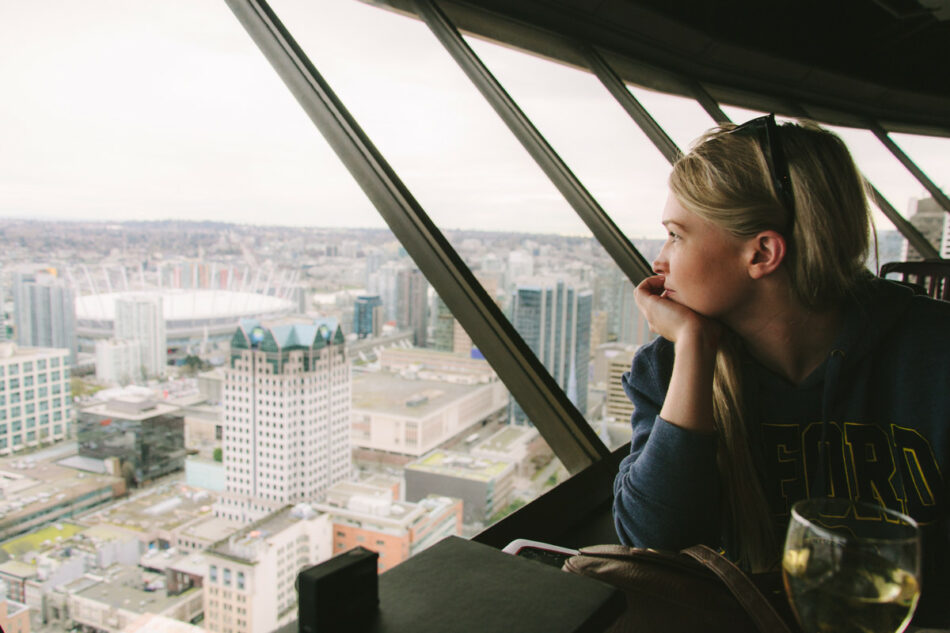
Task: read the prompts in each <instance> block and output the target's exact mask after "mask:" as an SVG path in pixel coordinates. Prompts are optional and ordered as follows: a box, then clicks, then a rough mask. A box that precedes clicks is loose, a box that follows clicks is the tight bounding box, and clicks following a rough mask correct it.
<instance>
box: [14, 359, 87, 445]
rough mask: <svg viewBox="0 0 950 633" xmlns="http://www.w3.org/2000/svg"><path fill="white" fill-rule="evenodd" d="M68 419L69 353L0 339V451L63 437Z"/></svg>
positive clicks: (69, 402) (70, 417) (67, 430)
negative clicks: (1, 341) (20, 345)
mask: <svg viewBox="0 0 950 633" xmlns="http://www.w3.org/2000/svg"><path fill="white" fill-rule="evenodd" d="M71 419H72V397H71V396H70V391H69V353H68V352H67V351H66V350H65V349H53V348H37V347H17V345H16V343H13V342H11V341H8V342H4V343H0V455H9V454H11V453H15V452H17V451H21V450H23V449H25V448H28V447H34V446H39V445H40V444H42V443H45V442H55V441H59V440H62V439H64V438H65V437H66V436H67V435H68V432H69V424H70V420H71Z"/></svg>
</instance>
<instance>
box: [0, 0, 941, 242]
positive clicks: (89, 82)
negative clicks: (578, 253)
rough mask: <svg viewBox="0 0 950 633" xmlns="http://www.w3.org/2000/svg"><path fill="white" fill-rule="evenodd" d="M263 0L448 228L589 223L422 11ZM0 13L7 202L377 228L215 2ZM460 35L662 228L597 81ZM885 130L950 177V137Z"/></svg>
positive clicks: (542, 120) (573, 159)
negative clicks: (418, 15)
mask: <svg viewBox="0 0 950 633" xmlns="http://www.w3.org/2000/svg"><path fill="white" fill-rule="evenodd" d="M273 8H274V10H275V11H276V12H277V14H278V16H279V17H281V19H282V20H283V21H284V23H285V25H286V26H287V28H288V29H289V30H290V32H291V33H292V34H293V35H294V36H295V37H296V39H297V40H298V41H299V43H300V44H301V46H302V47H303V48H304V50H305V51H306V52H307V53H308V55H309V56H310V57H311V59H312V61H313V62H314V64H315V65H316V66H317V68H318V69H319V70H320V71H321V72H322V73H323V74H324V76H325V78H326V79H327V80H328V81H329V83H330V84H331V86H332V87H333V88H334V89H335V90H336V91H337V93H338V94H339V96H340V97H341V98H342V99H343V101H344V103H345V104H346V105H347V107H348V108H349V109H350V110H351V112H352V113H353V114H354V116H355V117H356V119H357V121H359V122H360V124H361V125H362V126H363V127H364V129H365V130H366V131H367V133H368V134H369V136H370V137H371V138H372V139H373V141H374V143H376V145H377V146H378V147H379V148H380V150H381V151H382V153H383V155H384V156H385V157H386V158H387V160H388V161H389V162H390V163H391V164H392V165H393V167H395V168H396V170H397V172H398V173H399V175H400V176H401V177H402V178H403V179H404V181H405V182H406V184H407V185H408V186H409V188H410V190H411V191H412V192H413V194H414V195H415V196H416V198H417V199H418V200H419V201H420V203H421V204H422V205H423V207H424V208H425V209H426V210H427V212H428V213H429V214H430V216H431V217H432V218H433V220H434V221H436V223H437V224H438V225H439V226H441V227H442V228H443V229H476V230H477V229H482V230H484V229H488V228H491V229H496V230H511V231H537V230H539V229H543V230H545V231H548V232H551V233H555V234H568V235H587V234H588V231H587V229H586V227H585V226H584V225H583V224H582V223H581V221H580V220H579V219H578V218H577V216H576V215H575V214H574V212H573V210H571V209H570V208H569V207H568V205H567V203H566V202H564V200H563V199H562V198H561V196H560V195H559V194H558V193H557V191H556V190H555V189H554V187H553V186H552V185H551V184H550V183H549V182H548V181H547V179H546V178H545V177H544V176H543V175H542V174H541V172H540V170H539V169H538V168H537V166H536V165H534V163H533V162H532V161H531V159H530V158H528V157H527V155H526V153H525V152H524V150H523V149H522V148H521V147H520V146H518V145H517V143H516V142H515V141H514V140H513V139H512V138H511V137H510V135H509V133H508V131H507V129H505V128H504V125H503V124H502V123H501V122H500V121H499V120H498V118H497V117H496V116H495V114H494V113H493V112H492V111H491V110H490V108H489V107H488V106H487V104H486V103H484V101H483V100H482V99H481V97H480V96H479V95H478V94H477V92H476V91H475V89H474V88H473V87H472V86H471V85H470V83H469V82H468V80H467V79H466V78H465V77H464V75H463V74H462V73H461V71H460V70H459V69H458V68H457V67H455V65H454V63H453V62H452V61H451V59H449V57H448V55H447V54H446V53H445V51H443V50H442V49H441V47H440V45H439V44H438V43H437V42H436V41H435V38H434V37H432V35H431V34H430V33H429V32H428V29H427V28H426V27H425V25H423V24H422V23H420V22H418V21H417V20H414V19H410V18H407V17H404V16H400V15H397V14H394V13H392V12H389V11H384V10H380V9H378V8H376V7H372V6H369V5H366V4H364V3H361V2H358V1H356V0H333V1H327V2H321V3H306V2H302V1H299V0H281V1H279V2H274V3H273ZM4 15H5V26H4V28H3V31H2V32H3V37H0V55H2V56H3V57H4V59H6V60H8V61H9V62H10V63H7V64H4V65H3V66H0V81H3V82H4V85H5V86H7V87H8V92H9V94H11V95H15V98H11V99H7V100H5V101H4V103H3V104H0V113H2V114H3V116H0V136H2V137H3V138H4V139H5V145H6V149H7V151H6V152H5V153H4V155H3V156H2V157H0V174H2V176H0V217H32V218H47V219H96V220H103V221H115V220H124V219H128V220H136V219H138V220H143V219H151V220H160V219H185V218H187V219H197V220H215V221H227V222H237V223H248V224H256V223H260V222H261V221H264V220H266V222H267V223H273V224H277V225H282V226H328V227H330V226H337V227H341V226H343V225H350V226H356V227H382V226H384V224H383V221H382V220H381V218H380V217H379V216H378V215H377V213H376V211H375V210H374V209H373V208H372V205H371V204H370V203H369V202H368V201H367V200H366V198H365V197H364V196H363V194H362V192H361V191H359V189H358V187H357V186H356V184H355V183H354V181H353V179H352V178H351V177H350V175H349V174H348V173H346V171H345V170H344V169H343V167H342V166H341V165H340V163H339V161H338V160H337V159H336V157H335V155H333V153H332V152H331V151H330V150H329V148H328V147H327V146H326V143H325V142H324V141H323V140H322V138H320V136H319V134H318V133H317V131H316V130H315V129H314V127H313V125H312V124H311V122H310V121H309V120H308V119H307V118H306V116H305V115H304V114H303V112H302V110H301V109H300V107H299V106H298V105H297V103H296V102H294V100H293V98H292V97H291V96H290V94H289V92H288V91H287V89H286V88H285V87H284V86H283V84H281V83H280V81H279V79H278V78H277V76H276V74H275V73H274V72H273V70H272V69H271V68H270V67H269V66H268V65H267V63H266V61H265V60H264V58H263V56H262V55H261V54H260V52H259V51H258V50H257V49H256V47H255V46H254V45H253V43H252V42H251V40H250V38H249V37H248V36H247V34H246V33H245V32H244V31H243V29H242V28H241V27H240V25H239V24H238V22H237V20H236V19H235V18H234V16H233V15H231V13H230V11H229V10H228V9H227V6H226V5H225V3H223V2H192V3H184V2H182V3H180V4H173V3H162V4H161V5H150V4H146V3H141V4H131V3H122V4H117V3H109V2H106V1H105V0H101V1H98V2H90V3H83V5H82V7H79V6H76V5H62V6H58V7H57V11H55V12H49V11H46V10H45V9H44V8H43V7H42V6H40V5H23V4H19V3H18V4H11V5H10V6H9V7H7V8H6V10H5V12H4ZM50 41H55V42H56V43H57V45H56V46H50V45H49V42H50ZM469 42H470V44H471V45H472V47H473V48H474V49H475V50H476V52H477V53H478V54H479V55H480V56H481V57H482V58H483V59H484V61H485V63H486V64H487V65H488V67H489V68H490V69H491V70H492V71H493V72H494V73H495V74H496V76H497V77H498V79H499V80H500V81H501V83H502V84H503V85H504V86H505V87H506V89H508V90H509V92H511V94H512V96H513V97H514V98H515V100H516V101H517V102H518V103H519V104H520V105H521V107H522V108H523V109H524V111H525V112H526V113H527V114H528V116H529V117H530V118H531V119H532V120H533V121H534V122H535V124H536V125H537V126H538V128H539V130H540V131H541V132H542V133H543V134H544V135H545V136H547V138H548V140H549V141H550V142H551V144H552V146H554V148H555V149H556V150H557V151H558V152H559V153H560V154H561V156H562V157H563V158H564V159H565V161H566V162H567V164H568V165H569V166H570V167H571V168H572V169H573V170H574V171H575V173H576V174H577V175H578V177H579V178H580V179H581V181H582V182H583V183H584V184H585V185H586V186H587V187H588V188H589V190H590V191H591V193H592V194H593V195H594V196H595V198H597V199H598V200H599V202H600V203H601V205H602V206H603V207H604V209H605V210H606V211H607V212H608V213H609V214H610V215H611V217H612V218H613V219H614V221H615V222H616V223H617V224H618V226H619V227H620V228H621V229H622V230H624V231H625V232H626V233H627V235H628V236H630V237H631V238H634V237H639V236H651V237H659V236H660V235H662V228H661V227H660V225H659V215H660V209H661V208H662V205H663V201H664V199H665V197H666V186H665V181H666V175H667V173H668V166H667V164H666V163H665V161H663V160H662V159H661V158H660V157H659V154H658V153H657V151H656V150H655V149H654V148H653V147H652V146H651V145H650V144H649V142H648V141H646V139H645V138H644V136H643V135H642V133H641V132H640V131H639V129H638V128H637V127H636V126H635V125H634V124H633V122H632V121H630V120H629V118H628V117H627V116H626V114H625V113H623V112H622V110H621V109H620V107H619V106H618V105H617V104H616V103H615V102H613V100H612V98H611V97H609V95H608V94H607V93H606V91H605V90H604V89H603V87H602V86H600V84H599V83H598V82H597V81H596V79H594V78H593V77H592V76H591V75H590V74H588V73H585V72H582V71H579V70H576V69H572V68H568V67H565V66H561V65H557V64H554V63H550V62H548V61H545V60H542V59H540V58H537V57H534V56H530V55H527V54H523V53H519V52H516V51H512V50H509V49H505V48H503V47H500V46H497V45H493V44H489V43H486V42H483V41H478V40H474V39H470V40H469ZM633 91H634V93H635V94H636V96H637V97H638V98H639V99H641V101H642V102H643V104H644V105H645V106H646V107H647V109H648V110H649V111H650V112H651V113H652V114H653V115H654V116H655V117H656V118H657V120H658V121H659V122H660V124H661V125H663V126H664V128H665V129H666V130H667V131H668V133H669V134H670V135H671V137H672V138H673V139H674V140H675V141H676V142H677V143H678V144H679V145H680V146H681V147H682V148H684V149H685V148H686V147H687V146H688V144H689V142H690V141H691V140H692V139H693V138H695V137H696V136H698V135H699V134H700V133H701V132H702V131H703V130H705V129H706V128H708V127H710V125H711V120H710V119H709V117H708V116H707V115H706V114H705V113H704V112H702V110H701V109H700V108H699V106H698V105H697V104H695V103H694V102H692V101H689V100H686V99H682V98H677V97H671V96H666V95H660V94H658V93H652V92H648V91H646V90H643V89H639V88H634V89H633ZM725 110H726V112H727V114H729V115H730V116H732V117H733V118H734V119H735V120H738V121H741V120H744V119H746V118H748V117H749V116H752V115H753V114H754V113H750V112H747V111H742V110H739V109H736V108H729V107H726V108H725ZM843 135H844V137H845V139H846V141H847V142H848V143H849V145H850V146H851V147H852V149H853V152H854V153H855V155H856V157H857V160H858V163H859V166H860V167H861V168H862V170H863V171H864V172H865V173H866V174H867V175H868V177H869V179H870V180H871V181H872V182H873V183H874V184H875V185H876V186H877V187H878V188H879V189H880V190H881V191H882V192H883V193H884V195H885V196H886V197H888V198H889V199H890V201H891V202H892V204H894V206H895V207H897V208H898V209H899V210H901V211H904V210H906V209H907V208H908V201H909V200H910V199H911V198H912V197H917V196H919V195H920V194H921V193H922V187H921V185H920V184H919V183H917V182H916V181H915V180H914V179H913V178H912V177H911V176H910V175H909V174H908V173H906V171H905V170H904V169H903V167H901V166H900V165H899V164H898V163H897V161H896V159H894V158H893V157H892V156H890V154H889V153H888V152H887V151H886V150H885V149H884V147H883V146H881V144H880V143H879V142H878V141H877V140H876V139H874V138H873V137H872V136H871V135H870V133H867V132H860V131H854V130H849V131H844V132H843ZM894 139H895V140H896V141H897V142H898V144H900V145H901V146H902V147H903V148H904V150H905V151H906V152H907V153H908V154H909V155H910V156H911V157H912V158H913V159H914V160H915V161H916V162H917V163H918V164H919V165H920V166H921V168H922V169H923V170H924V171H925V172H927V173H928V174H929V175H930V177H931V178H932V179H933V180H934V181H935V182H936V183H937V184H938V185H944V186H946V183H948V182H950V165H948V164H947V163H946V162H945V161H943V160H942V156H944V155H945V154H946V149H947V147H948V146H950V140H948V139H936V138H927V137H913V136H910V135H904V134H898V135H894ZM513 211H517V212H516V213H515V212H513ZM879 222H880V225H881V227H882V228H887V226H888V223H887V222H886V221H882V220H880V219H879Z"/></svg>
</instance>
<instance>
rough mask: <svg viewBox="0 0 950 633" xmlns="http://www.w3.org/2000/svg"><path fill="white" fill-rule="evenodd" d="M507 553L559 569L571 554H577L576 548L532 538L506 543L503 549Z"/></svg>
mask: <svg viewBox="0 0 950 633" xmlns="http://www.w3.org/2000/svg"><path fill="white" fill-rule="evenodd" d="M501 551H503V552H505V553H506V554H513V555H515V556H521V557H522V558H530V559H532V560H536V561H538V562H541V563H545V564H547V565H551V566H552V567H557V568H558V569H560V568H561V566H562V565H563V564H564V561H566V560H567V559H568V558H570V557H571V556H576V555H577V553H578V552H577V550H576V549H571V548H569V547H561V546H560V545H552V544H550V543H543V542H541V541H532V540H531V539H526V538H519V539H515V540H513V541H512V542H510V543H508V544H507V545H505V546H504V547H503V548H502V550H501Z"/></svg>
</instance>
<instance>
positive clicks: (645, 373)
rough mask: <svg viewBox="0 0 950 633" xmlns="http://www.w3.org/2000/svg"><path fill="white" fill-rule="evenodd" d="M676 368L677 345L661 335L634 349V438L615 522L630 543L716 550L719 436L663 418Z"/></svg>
mask: <svg viewBox="0 0 950 633" xmlns="http://www.w3.org/2000/svg"><path fill="white" fill-rule="evenodd" d="M672 368H673V346H672V344H671V343H670V342H669V341H666V340H665V339H658V340H656V341H654V343H652V344H650V345H648V346H646V347H644V348H641V350H640V351H639V352H637V355H636V357H635V358H634V360H633V366H632V368H631V370H630V371H629V372H627V373H625V374H624V376H623V388H624V391H625V392H626V393H627V397H628V398H630V400H631V401H632V402H633V405H634V411H633V417H632V419H631V422H632V424H633V438H632V439H631V442H630V454H629V455H628V456H627V457H625V458H624V459H623V461H622V462H621V463H620V472H619V473H618V474H617V477H616V479H615V481H614V505H613V513H614V523H615V525H616V529H617V534H618V536H619V537H620V541H621V542H622V543H624V544H626V545H632V546H635V547H650V548H653V549H667V550H679V549H682V548H684V547H689V546H690V545H695V544H697V543H704V544H706V545H709V546H712V547H719V546H720V545H721V544H720V540H721V539H720V521H719V498H720V487H719V472H718V468H717V466H716V449H717V436H716V435H715V434H712V433H700V432H696V431H690V430H686V429H683V428H681V427H678V426H676V425H673V424H670V423H669V422H667V421H666V420H664V419H663V418H661V417H660V416H659V411H660V408H661V407H662V405H663V401H664V399H665V397H666V389H667V387H668V385H669V380H670V375H671V373H672Z"/></svg>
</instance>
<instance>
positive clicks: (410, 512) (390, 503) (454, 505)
mask: <svg viewBox="0 0 950 633" xmlns="http://www.w3.org/2000/svg"><path fill="white" fill-rule="evenodd" d="M394 494H395V493H394V490H393V489H392V488H391V487H390V486H388V485H386V482H381V483H380V484H376V483H375V482H374V481H372V480H370V481H367V482H361V483H354V482H341V483H338V484H336V485H334V486H333V487H332V488H330V490H328V491H327V495H326V499H325V501H324V502H323V503H318V504H316V505H315V506H314V507H315V508H316V509H318V510H320V511H321V512H324V513H326V515H327V516H328V517H329V518H330V522H331V524H332V530H333V532H332V534H333V554H339V553H341V552H345V551H347V550H350V549H352V548H354V547H357V546H362V547H365V548H367V549H369V550H372V551H374V552H376V553H377V554H379V559H378V560H377V568H378V570H379V571H380V572H384V571H386V570H387V569H391V568H392V567H395V566H396V565H398V564H399V563H401V562H403V561H404V560H406V559H408V558H409V557H410V556H413V555H414V554H416V553H417V552H420V551H422V550H423V549H425V548H427V547H429V546H431V545H434V544H435V543H437V542H438V541H440V540H442V539H443V538H445V537H446V536H458V535H460V534H461V533H462V501H461V500H460V499H452V498H449V497H445V496H442V495H425V496H423V497H422V498H421V499H419V501H418V502H417V503H409V502H406V501H399V500H398V499H397V498H395V496H394Z"/></svg>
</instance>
